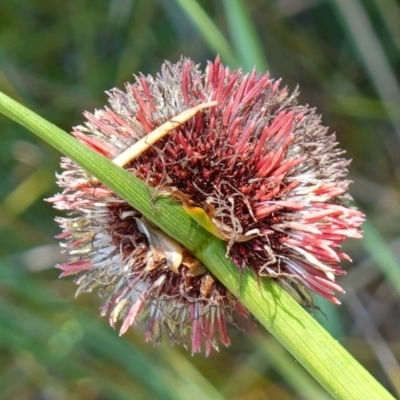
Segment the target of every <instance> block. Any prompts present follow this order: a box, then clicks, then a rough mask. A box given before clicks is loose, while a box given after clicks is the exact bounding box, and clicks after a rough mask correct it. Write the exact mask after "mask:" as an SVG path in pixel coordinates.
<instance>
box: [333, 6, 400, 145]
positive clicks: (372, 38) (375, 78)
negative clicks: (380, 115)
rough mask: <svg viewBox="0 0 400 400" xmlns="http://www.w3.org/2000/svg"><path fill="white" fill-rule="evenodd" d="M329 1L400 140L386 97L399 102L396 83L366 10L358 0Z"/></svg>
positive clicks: (395, 113)
mask: <svg viewBox="0 0 400 400" xmlns="http://www.w3.org/2000/svg"><path fill="white" fill-rule="evenodd" d="M333 4H334V5H335V6H336V9H337V10H338V11H339V13H340V16H341V20H342V23H343V25H344V27H345V31H346V32H348V34H349V36H350V39H351V41H352V42H353V44H354V48H355V51H356V52H357V53H358V54H359V57H360V59H361V61H362V63H363V64H364V68H365V70H366V72H367V74H368V75H369V77H370V80H371V82H372V84H373V85H374V87H375V90H376V92H377V93H378V94H379V96H380V98H381V100H382V101H383V103H382V105H383V106H384V107H385V109H386V112H387V115H388V116H389V118H390V120H391V122H392V126H393V129H394V130H395V132H396V134H397V139H398V141H400V123H399V122H398V111H395V110H393V109H392V108H390V107H387V102H388V101H391V102H397V103H399V102H400V87H399V83H398V81H397V79H396V76H395V74H394V72H393V70H392V68H391V66H390V61H389V59H388V57H387V56H386V54H385V51H384V49H383V46H382V44H381V43H380V41H379V39H378V37H377V35H376V33H375V31H374V28H373V26H372V23H371V21H370V20H369V18H368V14H367V12H366V11H365V9H364V7H363V5H362V3H361V2H360V1H359V0H333Z"/></svg>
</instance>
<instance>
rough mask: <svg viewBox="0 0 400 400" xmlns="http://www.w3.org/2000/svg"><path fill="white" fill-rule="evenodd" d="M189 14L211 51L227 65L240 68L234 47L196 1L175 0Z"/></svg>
mask: <svg viewBox="0 0 400 400" xmlns="http://www.w3.org/2000/svg"><path fill="white" fill-rule="evenodd" d="M174 1H175V3H177V4H178V5H179V6H180V7H181V8H182V9H183V11H184V12H185V13H186V14H187V16H188V17H189V19H190V20H191V21H192V23H193V25H194V26H196V28H197V29H198V30H199V32H200V34H201V35H202V37H203V39H204V40H205V42H206V43H207V44H208V46H209V47H210V49H211V50H213V51H214V52H216V53H218V54H219V55H220V56H221V58H222V60H223V61H224V63H225V64H228V65H229V66H230V67H231V68H238V67H239V66H240V62H239V59H238V57H237V56H236V54H235V53H234V51H233V49H232V46H231V45H230V44H229V43H228V41H227V40H226V39H225V37H224V35H223V34H222V33H221V31H220V30H219V29H218V27H217V25H216V24H215V23H214V22H213V20H212V19H211V18H210V17H209V16H208V15H207V14H206V13H205V12H204V10H203V9H202V8H201V6H200V5H199V3H198V2H197V1H196V0H174Z"/></svg>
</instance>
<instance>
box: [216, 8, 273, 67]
mask: <svg viewBox="0 0 400 400" xmlns="http://www.w3.org/2000/svg"><path fill="white" fill-rule="evenodd" d="M246 4H249V3H245V2H244V1H243V0H224V8H225V15H226V19H227V21H228V25H229V31H230V36H231V38H232V40H233V42H234V44H235V47H236V52H237V54H238V55H239V57H240V65H242V66H243V69H244V70H245V71H251V70H252V69H253V68H254V67H256V68H257V70H258V72H264V71H266V70H267V69H268V63H267V60H266V58H265V56H264V50H263V48H262V45H261V43H260V40H259V36H258V35H257V32H256V30H255V28H254V24H253V23H252V21H251V18H250V14H249V11H248V9H247V6H246Z"/></svg>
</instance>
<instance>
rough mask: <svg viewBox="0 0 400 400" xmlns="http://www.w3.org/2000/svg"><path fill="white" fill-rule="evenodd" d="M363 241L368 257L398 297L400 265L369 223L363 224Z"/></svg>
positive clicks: (399, 292)
mask: <svg viewBox="0 0 400 400" xmlns="http://www.w3.org/2000/svg"><path fill="white" fill-rule="evenodd" d="M363 229H364V239H363V240H362V244H363V245H364V248H365V250H366V251H367V252H368V254H369V256H370V257H371V259H372V260H374V261H375V263H376V264H377V265H378V266H379V268H380V269H381V270H382V272H383V274H384V275H386V279H387V281H388V282H389V283H390V284H391V285H392V286H393V287H394V288H395V289H396V291H397V293H398V294H399V295H400V263H399V261H398V259H397V258H396V256H395V255H394V254H393V253H392V251H391V250H390V248H389V247H388V246H387V244H386V243H385V240H384V239H383V237H382V236H381V235H380V233H379V232H378V231H377V230H376V229H375V227H374V226H373V225H372V224H371V223H370V222H368V221H367V222H364V224H363Z"/></svg>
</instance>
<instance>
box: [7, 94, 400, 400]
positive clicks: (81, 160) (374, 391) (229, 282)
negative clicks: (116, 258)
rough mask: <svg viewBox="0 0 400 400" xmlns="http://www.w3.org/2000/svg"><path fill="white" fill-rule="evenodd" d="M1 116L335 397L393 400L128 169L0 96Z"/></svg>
mask: <svg viewBox="0 0 400 400" xmlns="http://www.w3.org/2000/svg"><path fill="white" fill-rule="evenodd" d="M0 112H2V113H3V114H5V115H7V116H8V117H10V118H12V119H13V120H15V121H16V122H18V123H19V124H21V125H23V126H25V127H27V128H28V129H30V130H31V131H33V132H34V133H35V134H37V135H38V136H40V137H41V138H42V139H44V140H46V141H47V142H48V143H50V144H51V145H52V146H54V147H55V148H56V149H58V150H60V151H61V152H62V153H64V154H65V155H67V156H68V157H70V158H71V159H72V160H74V161H75V162H77V163H78V164H79V165H81V166H82V167H83V168H85V169H86V170H87V171H88V172H89V173H90V174H92V175H94V176H95V177H96V178H97V179H99V180H100V181H102V182H103V183H104V184H105V185H107V186H108V187H109V188H110V189H112V190H113V191H114V192H115V193H116V194H117V195H119V196H120V197H121V198H123V199H125V200H126V201H127V202H128V203H129V204H131V205H132V206H133V207H134V208H135V209H137V210H138V211H139V212H140V213H142V214H143V215H144V216H145V217H146V218H148V219H149V220H150V221H152V222H153V223H154V224H156V225H157V226H158V227H159V228H160V229H162V230H163V231H164V232H166V233H167V234H168V235H170V236H171V237H172V238H174V239H176V240H177V241H178V242H180V243H181V244H182V245H183V246H185V247H186V248H187V249H188V250H189V251H190V252H192V254H193V255H194V256H195V257H196V258H197V259H198V260H200V261H201V262H202V263H203V264H204V265H205V266H206V267H207V268H208V269H209V270H210V272H211V273H212V274H213V275H214V276H215V277H216V278H217V279H218V280H219V281H220V282H222V284H224V285H225V286H226V287H227V288H228V289H229V290H230V291H231V293H233V294H234V295H236V296H238V298H239V299H240V301H241V302H242V303H243V305H244V306H245V307H246V308H247V309H248V310H249V311H250V312H251V313H252V314H253V315H254V316H255V317H256V318H257V319H258V320H259V321H260V322H261V324H263V325H264V326H265V327H266V328H267V329H268V330H269V331H270V332H271V333H272V334H273V335H274V336H275V337H276V338H277V339H278V340H279V341H280V342H281V343H282V344H283V345H284V346H285V347H286V349H287V350H288V351H289V352H290V353H292V355H293V356H294V357H295V358H296V359H297V360H298V361H299V362H300V363H301V364H302V365H303V366H304V367H305V368H306V369H307V370H308V371H309V372H310V373H311V374H312V375H313V376H314V378H316V379H317V380H318V381H319V382H320V383H321V385H322V386H324V387H325V389H326V390H328V391H329V392H330V393H331V394H332V395H333V396H334V397H335V398H338V399H360V400H364V399H366V398H373V399H382V400H384V399H392V396H391V395H390V394H389V393H388V392H387V391H386V390H385V389H384V388H383V387H382V386H381V385H380V384H379V383H378V382H377V381H375V380H374V378H373V377H372V376H371V375H370V374H369V373H368V372H367V371H366V370H365V369H364V368H363V367H362V366H361V365H360V364H358V363H357V361H356V360H355V359H354V358H353V357H352V356H351V355H350V354H349V353H348V352H346V350H345V349H344V348H343V347H341V346H340V345H339V344H338V343H337V341H335V340H334V339H333V338H332V337H331V336H330V335H329V334H328V333H327V332H326V331H325V330H324V329H323V328H322V327H321V326H320V325H319V324H318V323H317V322H316V321H315V320H314V319H313V318H312V317H311V316H310V315H309V314H308V313H307V312H306V311H305V310H304V309H303V308H302V307H301V306H300V305H299V304H297V303H296V302H295V300H293V298H292V297H290V295H289V294H288V293H286V292H285V291H284V290H283V289H282V288H281V287H280V286H278V285H277V284H276V283H275V282H274V281H273V280H270V279H264V280H262V281H260V280H258V279H257V278H256V277H254V274H253V273H252V271H250V270H248V269H247V270H246V271H244V272H239V270H238V268H237V267H236V266H235V265H234V264H233V263H232V262H231V261H230V260H229V259H228V258H227V257H226V255H225V254H226V244H225V243H224V242H222V241H221V240H219V239H217V238H216V237H214V236H212V235H211V234H209V233H208V232H207V231H206V230H204V229H203V228H201V227H200V226H199V225H197V223H196V222H195V221H194V220H193V219H192V218H191V217H190V216H189V215H188V214H187V213H186V212H185V211H184V209H183V207H182V206H181V205H180V204H177V203H176V202H175V201H173V200H172V199H170V198H165V197H158V198H157V199H156V200H154V198H152V189H151V188H149V187H148V186H146V185H145V183H144V182H142V181H141V180H139V179H137V178H136V177H134V176H133V175H132V174H130V173H129V172H128V171H126V170H124V169H122V168H120V167H118V166H116V165H115V164H114V163H113V162H112V161H110V160H108V159H106V158H104V157H102V156H101V155H100V154H98V153H96V152H95V151H93V150H91V149H89V148H87V147H85V146H84V145H83V144H81V143H79V142H78V141H77V140H76V139H74V138H73V137H72V136H70V135H68V134H67V133H65V132H64V131H62V130H61V129H59V128H57V127H56V126H54V125H52V124H51V123H50V122H48V121H46V120H45V119H43V118H41V117H39V116H38V115H36V114H35V113H33V112H32V111H30V110H29V109H27V108H26V107H24V106H22V105H20V104H18V103H17V102H15V101H13V100H12V99H10V98H9V97H7V96H6V95H4V94H2V93H0Z"/></svg>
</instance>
